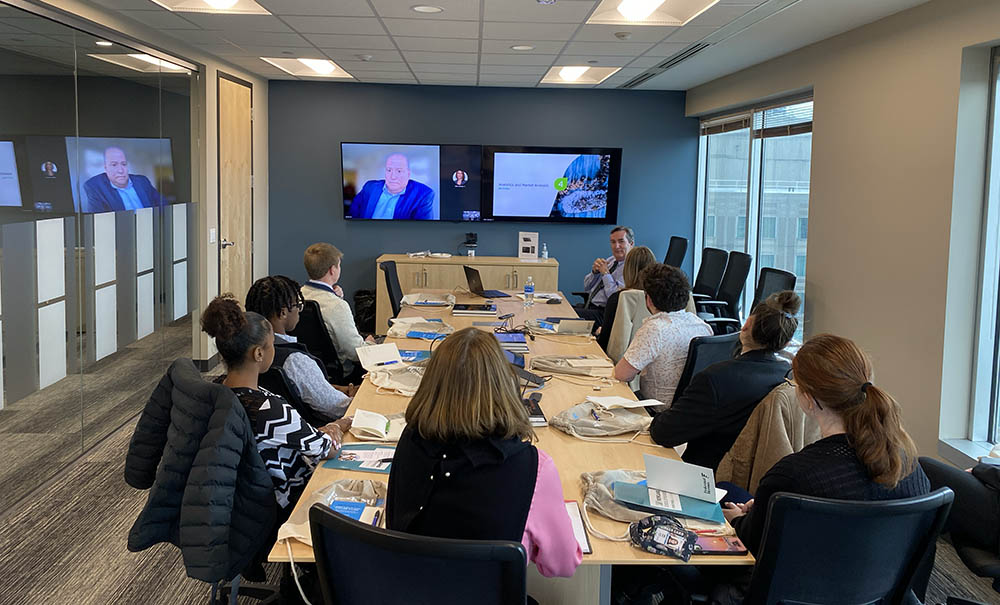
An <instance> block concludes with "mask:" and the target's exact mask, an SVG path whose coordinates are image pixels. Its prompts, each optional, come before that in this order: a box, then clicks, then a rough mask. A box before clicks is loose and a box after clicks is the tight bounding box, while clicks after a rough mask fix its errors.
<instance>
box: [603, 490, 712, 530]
mask: <svg viewBox="0 0 1000 605" xmlns="http://www.w3.org/2000/svg"><path fill="white" fill-rule="evenodd" d="M611 489H612V490H613V492H614V495H615V501H616V502H620V503H621V504H624V505H625V506H627V507H629V508H632V509H635V510H642V511H648V512H650V513H653V514H660V513H669V514H671V515H681V516H682V517H692V518H694V519H704V520H705V521H712V522H714V523H725V522H726V518H725V516H723V514H722V507H721V506H719V504H718V503H717V502H705V501H704V500H698V499H696V498H689V497H687V496H678V498H680V503H681V510H679V511H676V510H671V509H667V508H658V507H655V506H652V505H651V504H650V503H649V486H647V485H639V484H637V483H627V482H624V481H615V482H614V484H612V486H611Z"/></svg>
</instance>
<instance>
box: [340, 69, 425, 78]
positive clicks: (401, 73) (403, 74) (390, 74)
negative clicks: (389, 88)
mask: <svg viewBox="0 0 1000 605" xmlns="http://www.w3.org/2000/svg"><path fill="white" fill-rule="evenodd" d="M347 71H348V72H350V74H351V75H352V76H354V77H355V78H384V79H388V80H399V79H403V80H405V79H407V78H412V77H413V74H412V73H410V71H409V70H408V69H398V70H395V71H375V70H367V69H353V70H351V69H348V70H347Z"/></svg>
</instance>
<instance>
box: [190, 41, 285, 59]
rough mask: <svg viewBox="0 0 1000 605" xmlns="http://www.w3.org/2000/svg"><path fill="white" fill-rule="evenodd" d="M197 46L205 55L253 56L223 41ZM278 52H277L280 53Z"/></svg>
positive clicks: (239, 47) (241, 48) (243, 49)
mask: <svg viewBox="0 0 1000 605" xmlns="http://www.w3.org/2000/svg"><path fill="white" fill-rule="evenodd" d="M197 46H198V48H199V49H201V50H203V51H205V52H207V53H211V54H213V55H220V56H221V55H232V54H246V55H250V54H253V53H251V52H249V51H248V50H246V49H245V48H243V47H241V46H236V45H235V44H232V43H230V42H225V41H223V42H222V43H221V44H198V45H197ZM280 50H286V49H284V48H281V49H280ZM280 50H279V51H277V52H279V53H280ZM268 56H270V55H268ZM278 56H279V57H280V56H281V55H280V54H279V55H278Z"/></svg>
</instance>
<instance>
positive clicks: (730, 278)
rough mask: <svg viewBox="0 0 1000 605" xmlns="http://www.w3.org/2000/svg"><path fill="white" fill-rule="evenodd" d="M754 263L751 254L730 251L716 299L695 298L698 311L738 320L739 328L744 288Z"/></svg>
mask: <svg viewBox="0 0 1000 605" xmlns="http://www.w3.org/2000/svg"><path fill="white" fill-rule="evenodd" d="M752 264H753V257H752V256H750V255H749V254H746V253H745V252H739V251H737V250H733V251H732V252H730V253H729V261H728V262H727V263H726V271H725V274H724V275H723V276H722V283H721V284H719V291H718V293H717V295H716V298H715V300H698V299H695V306H696V307H697V308H698V312H699V313H708V314H710V315H713V316H715V317H725V318H729V319H733V320H736V322H737V328H738V327H739V323H740V310H741V309H740V306H741V302H742V299H743V289H744V288H746V284H747V276H748V275H750V265H752ZM728 323H729V322H727V324H728ZM713 327H714V326H713Z"/></svg>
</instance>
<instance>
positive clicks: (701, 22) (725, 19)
mask: <svg viewBox="0 0 1000 605" xmlns="http://www.w3.org/2000/svg"><path fill="white" fill-rule="evenodd" d="M752 8H753V7H752V6H746V5H740V4H737V5H729V6H719V5H715V6H713V7H711V8H709V9H708V10H707V11H705V12H703V13H702V14H700V15H698V16H697V17H695V18H694V19H692V20H690V21H688V22H687V24H686V26H690V27H701V26H708V27H722V26H723V25H728V24H729V23H730V22H732V21H735V20H736V19H738V18H740V17H742V16H743V15H745V14H746V13H747V12H748V11H749V10H750V9H752Z"/></svg>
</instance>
